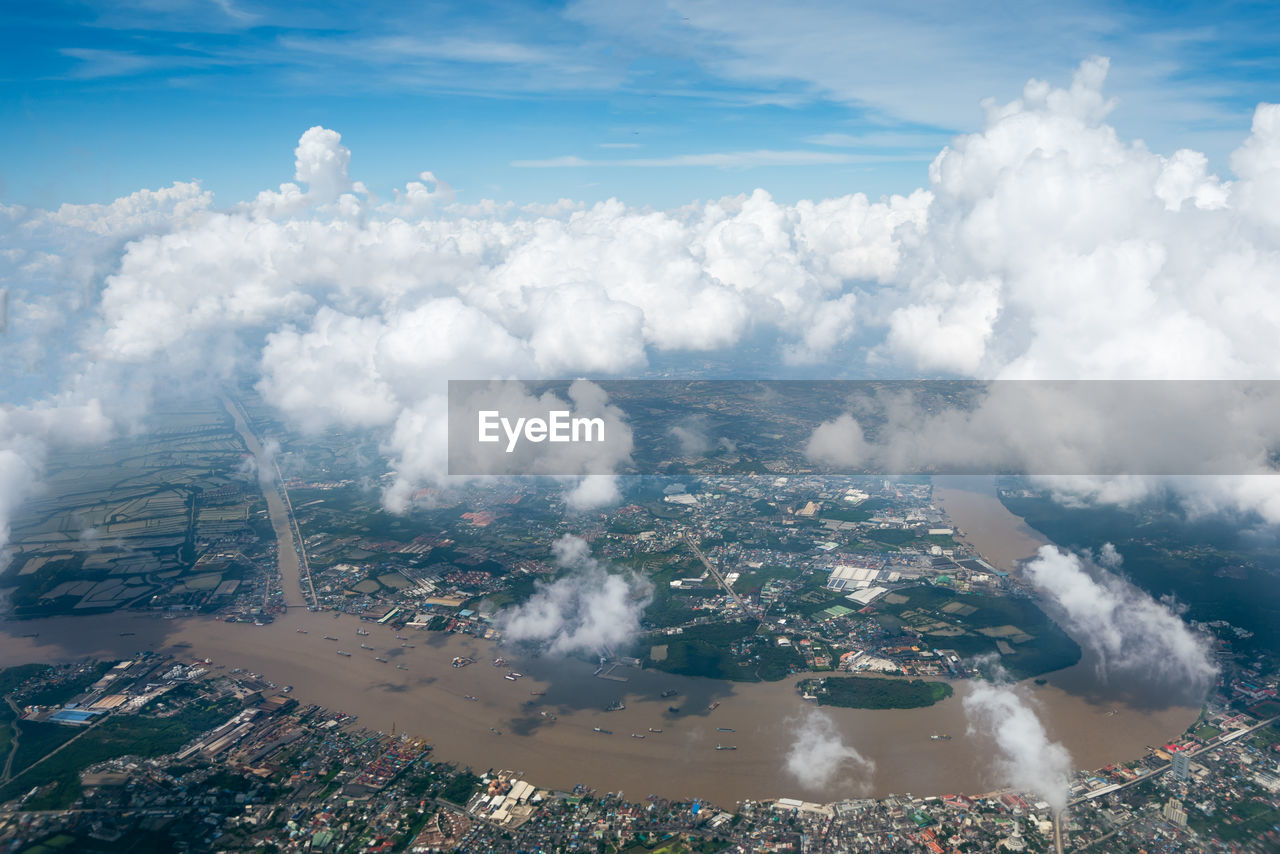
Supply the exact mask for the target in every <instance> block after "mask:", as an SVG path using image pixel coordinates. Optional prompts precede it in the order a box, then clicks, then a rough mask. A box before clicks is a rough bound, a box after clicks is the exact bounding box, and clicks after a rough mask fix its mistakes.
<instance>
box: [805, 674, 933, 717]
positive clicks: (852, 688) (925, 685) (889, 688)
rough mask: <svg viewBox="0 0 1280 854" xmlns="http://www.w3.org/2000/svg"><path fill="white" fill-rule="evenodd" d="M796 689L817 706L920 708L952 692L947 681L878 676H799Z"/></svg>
mask: <svg viewBox="0 0 1280 854" xmlns="http://www.w3.org/2000/svg"><path fill="white" fill-rule="evenodd" d="M796 688H797V690H799V691H800V693H801V695H803V696H804V697H806V698H809V697H812V698H813V700H814V701H815V702H817V704H818V705H820V706H839V707H840V708H842V709H921V708H925V707H927V706H932V705H933V704H934V703H940V702H942V701H943V700H945V699H947V698H948V697H950V696H951V695H952V694H954V693H955V691H954V689H952V687H951V686H950V685H948V684H947V683H946V682H926V681H925V680H923V679H910V680H908V679H887V678H884V677H879V676H825V677H822V678H819V679H802V680H800V681H799V682H798V683H796Z"/></svg>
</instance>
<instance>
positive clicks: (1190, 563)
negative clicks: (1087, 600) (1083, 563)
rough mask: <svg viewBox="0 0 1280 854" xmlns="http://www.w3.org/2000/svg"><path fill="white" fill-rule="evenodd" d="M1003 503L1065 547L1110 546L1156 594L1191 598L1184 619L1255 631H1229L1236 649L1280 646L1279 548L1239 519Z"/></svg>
mask: <svg viewBox="0 0 1280 854" xmlns="http://www.w3.org/2000/svg"><path fill="white" fill-rule="evenodd" d="M1001 501H1003V502H1004V505H1005V506H1006V507H1008V508H1009V510H1010V511H1011V512H1013V513H1015V514H1017V515H1019V516H1021V517H1023V518H1024V519H1025V520H1026V522H1027V524H1028V525H1030V526H1031V527H1032V528H1035V529H1036V530H1037V531H1040V532H1041V533H1043V534H1044V535H1045V536H1046V537H1048V538H1049V539H1050V540H1052V541H1053V542H1055V543H1057V544H1059V545H1060V546H1062V547H1063V548H1068V549H1072V550H1083V549H1097V548H1099V547H1101V545H1102V544H1103V543H1108V542H1109V543H1112V544H1113V545H1115V547H1116V549H1117V550H1118V551H1119V552H1120V555H1121V556H1122V557H1123V558H1124V570H1123V571H1124V575H1125V577H1126V578H1127V579H1128V580H1130V581H1132V582H1133V583H1134V584H1136V585H1137V586H1138V587H1140V588H1142V589H1143V590H1145V591H1147V592H1148V593H1150V594H1151V595H1152V596H1154V597H1156V598H1157V599H1158V598H1161V597H1163V596H1173V597H1175V598H1176V599H1177V600H1178V601H1179V602H1183V603H1186V605H1187V606H1188V610H1187V619H1191V620H1201V621H1205V622H1209V621H1213V620H1226V621H1227V622H1229V623H1231V624H1232V625H1234V626H1239V627H1240V628H1242V629H1246V630H1248V631H1250V632H1253V633H1254V635H1253V637H1251V638H1236V637H1234V636H1232V637H1231V643H1232V646H1234V647H1235V648H1237V649H1242V650H1252V651H1258V652H1273V651H1274V650H1277V649H1280V585H1277V584H1275V583H1274V572H1275V570H1276V568H1277V567H1280V547H1277V546H1276V545H1274V544H1271V543H1267V542H1265V541H1260V540H1256V539H1250V538H1251V536H1252V534H1251V532H1252V527H1251V526H1250V525H1248V524H1245V523H1244V522H1242V521H1241V520H1239V519H1228V518H1225V517H1221V516H1210V517H1205V518H1202V519H1187V518H1184V516H1183V515H1182V514H1181V513H1178V512H1174V511H1173V510H1171V509H1170V508H1167V507H1164V506H1161V505H1150V506H1147V507H1143V508H1139V509H1136V510H1125V509H1119V508H1114V507H1063V506H1061V505H1059V504H1057V503H1055V502H1053V501H1051V500H1050V499H1048V498H1015V497H1012V496H1001ZM1260 543H1261V544H1260Z"/></svg>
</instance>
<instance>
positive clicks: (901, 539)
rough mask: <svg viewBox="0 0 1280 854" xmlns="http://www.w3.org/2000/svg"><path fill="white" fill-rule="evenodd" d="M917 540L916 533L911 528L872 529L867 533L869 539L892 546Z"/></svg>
mask: <svg viewBox="0 0 1280 854" xmlns="http://www.w3.org/2000/svg"><path fill="white" fill-rule="evenodd" d="M915 538H916V532H915V531H913V530H911V529H909V528H872V529H871V530H869V531H867V539H870V540H875V541H876V542H877V543H884V544H885V545H890V546H900V545H903V544H904V543H909V542H911V541H912V540H914V539H915Z"/></svg>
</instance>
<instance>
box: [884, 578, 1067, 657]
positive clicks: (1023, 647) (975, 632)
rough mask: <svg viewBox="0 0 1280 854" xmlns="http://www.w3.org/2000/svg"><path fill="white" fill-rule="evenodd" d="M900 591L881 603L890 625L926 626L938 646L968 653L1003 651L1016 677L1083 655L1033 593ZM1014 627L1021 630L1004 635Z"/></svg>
mask: <svg viewBox="0 0 1280 854" xmlns="http://www.w3.org/2000/svg"><path fill="white" fill-rule="evenodd" d="M897 593H898V595H897V596H894V597H892V601H891V600H890V597H885V598H884V599H881V600H880V601H879V602H878V603H876V612H877V614H878V615H880V619H881V621H882V622H884V623H885V625H886V628H890V629H892V630H896V629H898V628H899V627H901V626H908V627H911V628H913V629H915V630H917V631H920V632H922V633H923V635H924V638H925V641H926V642H927V643H928V644H930V645H931V646H932V647H933V648H935V649H954V650H955V651H956V652H958V653H960V655H962V656H965V657H966V658H969V657H974V656H979V655H985V654H987V653H993V654H998V655H1000V663H1001V664H1002V665H1003V666H1004V668H1005V669H1006V670H1008V671H1009V673H1010V674H1011V675H1012V676H1013V677H1014V678H1017V679H1025V678H1028V677H1031V676H1039V675H1040V674H1042V673H1048V672H1050V671H1053V670H1059V669H1061V668H1063V667H1070V666H1071V665H1072V664H1075V663H1076V662H1077V661H1079V660H1080V655H1081V652H1080V647H1079V645H1077V644H1076V642H1075V641H1073V640H1072V639H1071V638H1070V637H1069V636H1068V635H1067V633H1066V632H1064V631H1063V630H1062V629H1061V628H1060V627H1059V626H1058V624H1057V623H1055V622H1053V620H1051V619H1049V617H1048V615H1046V614H1045V613H1044V611H1042V610H1040V608H1039V607H1038V606H1037V605H1036V604H1035V602H1033V601H1032V600H1030V599H1025V598H1013V597H1010V596H979V595H974V594H967V593H956V592H954V591H952V590H949V589H947V588H944V587H930V586H920V587H910V588H907V589H904V590H899V591H897ZM904 598H905V599H906V601H905V602H904V601H902V599H904ZM1010 629H1016V630H1017V633H1016V634H1008V635H1007V636H1003V635H1005V633H1006V632H1008V631H1009V630H1010ZM984 631H985V633H984ZM1006 637H1007V639H1006ZM997 641H1004V642H1005V643H1007V644H1009V646H1010V647H1012V650H1013V651H1012V652H1011V653H1006V654H1000V647H999V646H998V645H997Z"/></svg>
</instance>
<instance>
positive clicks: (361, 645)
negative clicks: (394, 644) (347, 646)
mask: <svg viewBox="0 0 1280 854" xmlns="http://www.w3.org/2000/svg"><path fill="white" fill-rule="evenodd" d="M360 648H361V649H373V647H371V646H369V645H368V644H367V643H362V644H360Z"/></svg>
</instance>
